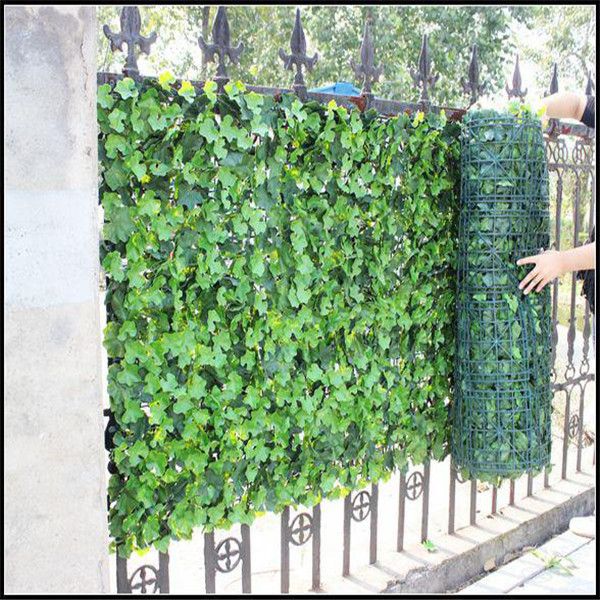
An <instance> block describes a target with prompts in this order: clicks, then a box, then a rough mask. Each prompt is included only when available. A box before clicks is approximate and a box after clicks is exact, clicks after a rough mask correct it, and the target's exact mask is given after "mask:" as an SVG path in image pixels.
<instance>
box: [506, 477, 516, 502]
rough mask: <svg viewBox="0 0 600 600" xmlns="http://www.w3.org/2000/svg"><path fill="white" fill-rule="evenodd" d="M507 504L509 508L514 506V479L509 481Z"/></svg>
mask: <svg viewBox="0 0 600 600" xmlns="http://www.w3.org/2000/svg"><path fill="white" fill-rule="evenodd" d="M508 504H509V505H510V506H514V505H515V480H514V479H511V480H510V489H509V493H508Z"/></svg>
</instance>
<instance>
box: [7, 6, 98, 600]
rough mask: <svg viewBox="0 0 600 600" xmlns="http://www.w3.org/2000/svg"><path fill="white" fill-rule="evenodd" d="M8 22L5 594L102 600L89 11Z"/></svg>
mask: <svg viewBox="0 0 600 600" xmlns="http://www.w3.org/2000/svg"><path fill="white" fill-rule="evenodd" d="M4 11H5V12H4V16H5V19H4V27H5V30H4V34H5V50H4V56H5V71H4V93H5V109H4V124H5V125H4V126H5V137H4V157H5V179H4V184H5V206H4V211H5V212H4V218H5V222H4V238H5V241H4V248H5V255H4V286H5V288H4V322H5V331H4V353H5V354H4V377H5V392H4V452H5V455H4V468H5V476H4V477H5V478H4V490H5V494H4V526H5V529H4V571H5V580H4V589H5V591H6V592H7V593H26V592H30V593H55V594H56V593H66V594H76V593H107V592H109V577H108V572H109V569H108V564H109V563H108V561H109V554H108V532H107V521H106V465H105V459H104V453H103V441H104V440H103V419H102V385H103V384H102V377H101V373H102V369H101V330H100V303H99V290H98V270H99V264H98V260H99V259H98V238H99V229H98V212H97V211H98V190H97V183H98V175H97V131H96V38H97V26H96V9H95V8H94V7H93V6H35V5H34V6H7V7H5V9H4Z"/></svg>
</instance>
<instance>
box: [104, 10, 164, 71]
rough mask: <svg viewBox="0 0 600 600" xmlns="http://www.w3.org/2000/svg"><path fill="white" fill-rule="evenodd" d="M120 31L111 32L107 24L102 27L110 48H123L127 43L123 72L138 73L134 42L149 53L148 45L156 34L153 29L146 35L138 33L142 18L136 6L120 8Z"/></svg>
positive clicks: (145, 52)
mask: <svg viewBox="0 0 600 600" xmlns="http://www.w3.org/2000/svg"><path fill="white" fill-rule="evenodd" d="M120 20H121V31H120V33H113V32H112V31H111V30H110V27H109V26H108V25H104V26H103V27H102V31H103V32H104V35H105V36H106V37H107V38H108V39H109V40H110V49H111V50H112V51H113V52H114V51H115V50H123V44H127V59H126V60H125V66H124V67H123V74H124V75H126V76H128V77H134V78H135V77H137V76H138V75H139V70H138V64H137V57H136V55H135V46H136V44H137V45H138V46H139V47H140V50H141V51H142V52H143V53H144V54H150V46H151V45H152V44H154V42H155V41H156V38H157V35H156V32H155V31H153V32H152V33H151V34H150V35H149V36H148V37H144V36H142V35H140V29H141V26H142V19H141V17H140V11H139V9H138V7H137V6H124V7H123V9H122V10H121V19H120Z"/></svg>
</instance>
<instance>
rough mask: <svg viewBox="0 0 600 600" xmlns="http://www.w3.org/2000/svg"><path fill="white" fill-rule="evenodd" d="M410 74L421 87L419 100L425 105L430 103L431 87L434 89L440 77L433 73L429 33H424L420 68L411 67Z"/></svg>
mask: <svg viewBox="0 0 600 600" xmlns="http://www.w3.org/2000/svg"><path fill="white" fill-rule="evenodd" d="M410 75H411V77H412V78H413V81H414V82H415V85H416V86H417V87H418V88H420V89H421V97H420V98H419V102H420V103H421V104H423V105H424V106H428V105H429V104H430V100H429V89H433V88H434V87H435V84H436V82H437V80H438V78H439V74H436V75H432V74H431V58H430V57H429V43H428V41H427V34H426V33H425V34H423V41H422V43H421V52H420V53H419V63H418V68H417V69H416V70H415V69H411V70H410Z"/></svg>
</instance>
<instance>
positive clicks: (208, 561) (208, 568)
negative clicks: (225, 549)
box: [204, 531, 216, 594]
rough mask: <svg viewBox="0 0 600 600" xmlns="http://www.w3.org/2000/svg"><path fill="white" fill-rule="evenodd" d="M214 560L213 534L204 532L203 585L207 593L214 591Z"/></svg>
mask: <svg viewBox="0 0 600 600" xmlns="http://www.w3.org/2000/svg"><path fill="white" fill-rule="evenodd" d="M215 580H216V561H215V534H214V532H212V531H211V532H210V533H205V534H204V585H205V587H206V593H207V594H214V593H215Z"/></svg>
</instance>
